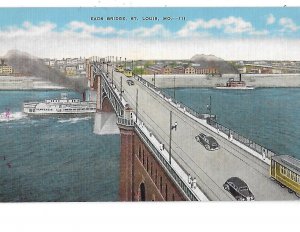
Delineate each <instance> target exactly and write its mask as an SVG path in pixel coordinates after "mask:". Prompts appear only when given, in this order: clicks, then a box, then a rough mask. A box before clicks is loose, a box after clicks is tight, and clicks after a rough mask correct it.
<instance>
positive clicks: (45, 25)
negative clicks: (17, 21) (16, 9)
mask: <svg viewBox="0 0 300 232" xmlns="http://www.w3.org/2000/svg"><path fill="white" fill-rule="evenodd" d="M55 28H56V25H55V24H53V23H50V22H41V23H39V24H37V25H33V24H32V23H30V22H28V21H25V22H24V23H23V24H22V26H21V27H16V26H10V27H6V28H4V29H3V30H0V37H1V36H4V37H9V38H15V37H18V36H23V37H32V36H42V35H45V34H47V33H49V32H51V31H53V30H54V29H55Z"/></svg>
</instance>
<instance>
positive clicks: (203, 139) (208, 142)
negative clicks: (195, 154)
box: [195, 133, 220, 151]
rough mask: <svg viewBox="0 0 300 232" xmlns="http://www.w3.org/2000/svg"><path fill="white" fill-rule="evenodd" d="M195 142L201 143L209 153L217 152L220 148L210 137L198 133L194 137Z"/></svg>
mask: <svg viewBox="0 0 300 232" xmlns="http://www.w3.org/2000/svg"><path fill="white" fill-rule="evenodd" d="M195 139H196V141H197V142H199V143H202V145H203V146H204V147H205V148H206V149H207V150H209V151H214V150H218V149H219V148H220V146H219V144H218V142H217V141H216V140H215V139H214V138H213V137H211V136H207V135H205V134H203V133H200V134H199V135H197V136H196V137H195Z"/></svg>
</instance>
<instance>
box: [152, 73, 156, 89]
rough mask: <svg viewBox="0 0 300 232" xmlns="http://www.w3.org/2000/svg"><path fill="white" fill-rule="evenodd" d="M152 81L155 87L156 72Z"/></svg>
mask: <svg viewBox="0 0 300 232" xmlns="http://www.w3.org/2000/svg"><path fill="white" fill-rule="evenodd" d="M152 81H153V84H154V87H155V72H154V73H153V78H152Z"/></svg>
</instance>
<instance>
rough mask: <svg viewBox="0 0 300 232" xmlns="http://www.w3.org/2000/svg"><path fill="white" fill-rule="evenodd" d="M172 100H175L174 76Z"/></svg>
mask: <svg viewBox="0 0 300 232" xmlns="http://www.w3.org/2000/svg"><path fill="white" fill-rule="evenodd" d="M173 84H174V86H173V98H174V99H175V76H174V81H173Z"/></svg>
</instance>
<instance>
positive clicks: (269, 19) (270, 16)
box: [267, 14, 276, 25]
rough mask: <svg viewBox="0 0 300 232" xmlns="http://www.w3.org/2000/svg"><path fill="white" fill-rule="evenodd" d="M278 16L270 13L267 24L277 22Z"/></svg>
mask: <svg viewBox="0 0 300 232" xmlns="http://www.w3.org/2000/svg"><path fill="white" fill-rule="evenodd" d="M275 21H276V18H275V17H274V15H272V14H269V16H268V18H267V25H271V24H273V23H275Z"/></svg>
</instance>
